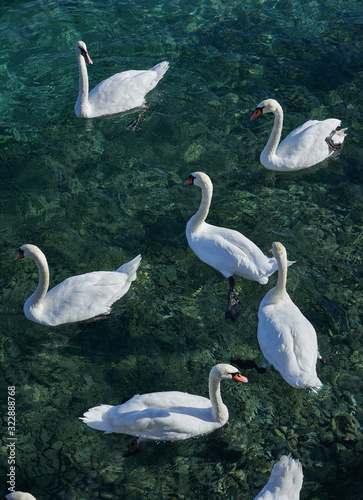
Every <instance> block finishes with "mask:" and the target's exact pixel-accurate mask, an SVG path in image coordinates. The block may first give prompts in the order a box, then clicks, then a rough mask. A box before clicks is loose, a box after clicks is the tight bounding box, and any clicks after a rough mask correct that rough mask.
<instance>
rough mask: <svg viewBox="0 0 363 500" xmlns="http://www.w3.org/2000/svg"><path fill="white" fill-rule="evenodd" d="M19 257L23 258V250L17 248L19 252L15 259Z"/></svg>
mask: <svg viewBox="0 0 363 500" xmlns="http://www.w3.org/2000/svg"><path fill="white" fill-rule="evenodd" d="M19 259H24V252H23V250H19V253H18V256H17V258H16V260H19Z"/></svg>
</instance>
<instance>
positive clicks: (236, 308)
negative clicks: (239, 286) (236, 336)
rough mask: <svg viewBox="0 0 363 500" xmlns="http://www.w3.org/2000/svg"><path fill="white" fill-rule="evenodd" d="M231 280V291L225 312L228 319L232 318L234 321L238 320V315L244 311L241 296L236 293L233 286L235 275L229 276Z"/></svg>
mask: <svg viewBox="0 0 363 500" xmlns="http://www.w3.org/2000/svg"><path fill="white" fill-rule="evenodd" d="M228 281H229V292H228V306H227V309H226V313H225V318H226V319H229V318H230V319H231V320H232V321H236V319H237V318H238V316H239V315H240V313H241V311H242V306H241V302H240V301H239V298H238V297H237V295H236V294H235V292H234V290H233V288H234V278H233V276H230V277H229V278H228Z"/></svg>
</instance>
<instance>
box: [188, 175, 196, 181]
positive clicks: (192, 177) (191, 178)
mask: <svg viewBox="0 0 363 500" xmlns="http://www.w3.org/2000/svg"><path fill="white" fill-rule="evenodd" d="M189 179H190V180H191V181H192V182H194V179H195V177H194V175H192V174H190V175H189Z"/></svg>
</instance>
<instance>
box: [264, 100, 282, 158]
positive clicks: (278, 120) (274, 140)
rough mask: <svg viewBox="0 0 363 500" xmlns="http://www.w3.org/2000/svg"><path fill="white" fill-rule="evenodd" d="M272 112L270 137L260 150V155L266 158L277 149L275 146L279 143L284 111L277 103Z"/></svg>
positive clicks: (272, 154)
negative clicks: (273, 117) (272, 123)
mask: <svg viewBox="0 0 363 500" xmlns="http://www.w3.org/2000/svg"><path fill="white" fill-rule="evenodd" d="M273 114H274V116H275V119H274V126H273V127H272V132H271V135H270V138H269V140H268V141H267V144H266V146H265V147H264V149H263V151H262V155H264V156H266V157H268V158H270V157H271V156H274V155H275V154H276V149H277V146H278V145H279V143H280V139H281V132H282V124H283V121H284V113H283V111H282V107H281V106H280V104H277V106H276V108H275V110H274V112H273Z"/></svg>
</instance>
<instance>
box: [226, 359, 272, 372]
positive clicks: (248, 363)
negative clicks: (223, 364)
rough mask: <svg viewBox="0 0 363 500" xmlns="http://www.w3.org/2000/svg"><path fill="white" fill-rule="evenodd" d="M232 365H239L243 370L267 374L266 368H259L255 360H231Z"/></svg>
mask: <svg viewBox="0 0 363 500" xmlns="http://www.w3.org/2000/svg"><path fill="white" fill-rule="evenodd" d="M231 364H233V365H237V366H238V368H241V369H242V370H245V369H247V370H248V369H251V368H254V369H255V370H257V371H258V373H266V368H264V367H263V366H258V364H257V363H256V361H254V360H253V359H231Z"/></svg>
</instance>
